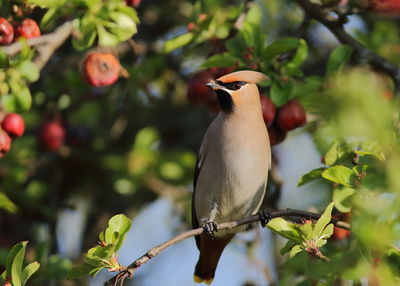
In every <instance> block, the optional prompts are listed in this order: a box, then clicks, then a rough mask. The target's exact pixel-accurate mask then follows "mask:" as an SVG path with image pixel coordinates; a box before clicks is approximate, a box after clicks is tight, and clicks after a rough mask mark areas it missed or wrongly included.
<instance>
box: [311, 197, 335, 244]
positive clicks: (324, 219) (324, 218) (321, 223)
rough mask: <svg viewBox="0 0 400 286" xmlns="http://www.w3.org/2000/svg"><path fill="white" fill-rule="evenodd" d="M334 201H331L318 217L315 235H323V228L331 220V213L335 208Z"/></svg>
mask: <svg viewBox="0 0 400 286" xmlns="http://www.w3.org/2000/svg"><path fill="white" fill-rule="evenodd" d="M333 206H334V203H333V202H332V203H330V204H329V205H328V206H327V207H326V209H325V211H324V212H323V214H322V215H321V217H320V218H319V219H318V221H317V223H316V224H315V226H314V231H313V237H318V238H319V237H321V235H322V233H323V230H324V229H325V227H326V226H327V225H328V224H329V223H330V221H331V213H332V209H333Z"/></svg>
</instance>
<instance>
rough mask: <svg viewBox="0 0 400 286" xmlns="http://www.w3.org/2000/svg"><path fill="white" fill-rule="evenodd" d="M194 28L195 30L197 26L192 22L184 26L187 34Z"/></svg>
mask: <svg viewBox="0 0 400 286" xmlns="http://www.w3.org/2000/svg"><path fill="white" fill-rule="evenodd" d="M196 28H197V25H196V23H194V22H190V23H188V24H187V25H186V29H187V30H188V31H189V32H192V31H194V30H195V29H196Z"/></svg>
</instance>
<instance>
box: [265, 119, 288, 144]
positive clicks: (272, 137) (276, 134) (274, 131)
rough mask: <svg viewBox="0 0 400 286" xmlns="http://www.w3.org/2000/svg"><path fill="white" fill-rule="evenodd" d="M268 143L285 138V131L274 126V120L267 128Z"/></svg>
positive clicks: (274, 142)
mask: <svg viewBox="0 0 400 286" xmlns="http://www.w3.org/2000/svg"><path fill="white" fill-rule="evenodd" d="M268 136H269V143H270V144H271V145H277V144H279V143H281V142H282V141H283V140H285V138H286V132H285V131H283V130H281V129H280V128H279V127H278V126H276V124H275V122H274V123H273V124H272V125H271V127H269V128H268Z"/></svg>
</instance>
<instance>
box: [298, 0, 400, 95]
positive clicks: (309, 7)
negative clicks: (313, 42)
mask: <svg viewBox="0 0 400 286" xmlns="http://www.w3.org/2000/svg"><path fill="white" fill-rule="evenodd" d="M296 2H297V3H298V4H299V5H300V6H301V7H302V8H303V9H304V11H305V12H306V13H307V15H308V16H309V17H312V18H314V19H315V20H317V21H318V22H320V23H321V24H322V25H324V26H325V27H326V28H328V29H329V31H331V32H332V33H333V34H334V35H335V36H336V38H337V39H338V40H339V41H340V42H341V43H342V44H347V45H349V46H351V47H353V49H354V50H355V51H356V52H357V53H358V55H359V56H361V57H362V58H365V59H366V62H367V63H369V64H370V65H371V66H373V67H374V68H376V69H377V70H380V71H382V72H384V73H386V74H388V75H389V76H391V77H392V78H393V80H394V83H395V86H396V90H400V68H399V67H398V66H396V65H394V64H392V63H391V62H389V61H387V60H386V59H384V58H383V57H381V56H379V55H377V54H375V53H373V52H372V51H370V50H368V49H367V48H366V47H364V46H363V45H362V44H361V43H360V42H359V41H357V40H356V39H355V38H353V37H352V36H351V35H349V34H348V33H347V32H346V31H345V30H344V28H343V23H342V22H343V21H341V20H340V19H336V18H334V17H333V16H331V15H329V14H328V13H326V12H325V11H324V10H323V9H322V7H321V6H319V5H316V4H313V3H311V2H310V1H309V0H296Z"/></svg>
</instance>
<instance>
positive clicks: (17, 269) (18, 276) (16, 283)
mask: <svg viewBox="0 0 400 286" xmlns="http://www.w3.org/2000/svg"><path fill="white" fill-rule="evenodd" d="M27 243H28V242H27V241H23V242H21V247H20V248H19V250H18V252H17V253H16V254H15V256H14V259H13V262H12V265H11V279H12V282H13V286H22V285H23V284H22V278H23V277H22V266H23V263H24V257H25V249H26V245H27Z"/></svg>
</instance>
